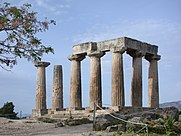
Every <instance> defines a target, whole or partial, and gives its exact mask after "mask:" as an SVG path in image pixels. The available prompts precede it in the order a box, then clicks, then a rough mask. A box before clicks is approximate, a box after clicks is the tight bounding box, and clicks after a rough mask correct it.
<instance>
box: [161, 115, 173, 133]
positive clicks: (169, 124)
mask: <svg viewBox="0 0 181 136" xmlns="http://www.w3.org/2000/svg"><path fill="white" fill-rule="evenodd" d="M174 123H175V119H174V118H172V117H168V118H167V119H166V120H165V123H164V127H165V130H166V133H169V132H172V131H173V125H174Z"/></svg>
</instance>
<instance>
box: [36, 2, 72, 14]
mask: <svg viewBox="0 0 181 136" xmlns="http://www.w3.org/2000/svg"><path fill="white" fill-rule="evenodd" d="M35 5H36V6H39V7H41V8H44V9H45V10H46V11H50V12H53V13H54V14H55V15H60V14H62V13H65V10H67V9H68V8H70V5H69V4H68V3H67V2H66V3H62V4H56V2H52V1H50V0H35Z"/></svg>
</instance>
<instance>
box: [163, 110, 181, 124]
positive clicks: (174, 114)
mask: <svg viewBox="0 0 181 136" xmlns="http://www.w3.org/2000/svg"><path fill="white" fill-rule="evenodd" d="M160 114H161V115H162V116H163V117H164V119H167V118H173V119H175V121H178V119H179V110H178V109H177V108H175V107H166V108H162V110H161V112H160Z"/></svg>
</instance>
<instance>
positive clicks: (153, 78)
mask: <svg viewBox="0 0 181 136" xmlns="http://www.w3.org/2000/svg"><path fill="white" fill-rule="evenodd" d="M145 58H146V59H147V60H148V61H149V68H148V107H151V108H158V107H159V86H158V60H160V56H159V55H157V56H152V57H145Z"/></svg>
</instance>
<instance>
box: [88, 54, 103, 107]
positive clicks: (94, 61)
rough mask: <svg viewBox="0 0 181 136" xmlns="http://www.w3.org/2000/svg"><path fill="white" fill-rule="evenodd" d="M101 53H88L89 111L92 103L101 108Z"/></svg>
mask: <svg viewBox="0 0 181 136" xmlns="http://www.w3.org/2000/svg"><path fill="white" fill-rule="evenodd" d="M103 55H104V53H103V52H98V53H97V52H96V53H90V54H88V56H89V57H90V109H94V103H96V104H97V105H99V106H100V107H102V85H101V57H102V56H103Z"/></svg>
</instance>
